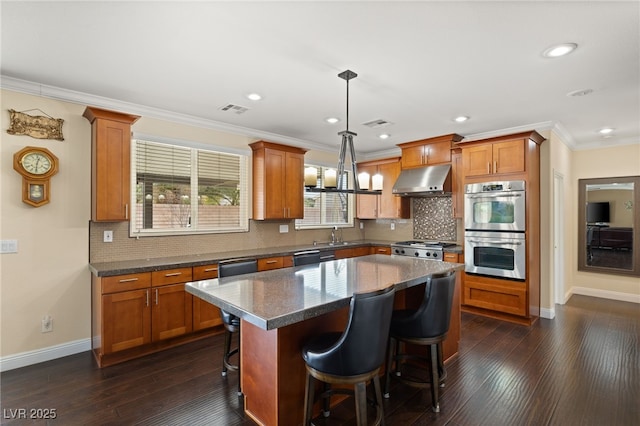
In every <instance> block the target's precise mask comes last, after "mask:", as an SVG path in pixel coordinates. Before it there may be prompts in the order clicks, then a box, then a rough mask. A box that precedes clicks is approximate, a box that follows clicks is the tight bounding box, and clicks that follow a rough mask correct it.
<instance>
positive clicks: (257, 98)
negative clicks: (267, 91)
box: [247, 93, 262, 101]
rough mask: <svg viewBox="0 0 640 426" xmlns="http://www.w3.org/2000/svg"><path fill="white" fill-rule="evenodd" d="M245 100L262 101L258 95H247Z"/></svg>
mask: <svg viewBox="0 0 640 426" xmlns="http://www.w3.org/2000/svg"><path fill="white" fill-rule="evenodd" d="M247 99H250V100H252V101H259V100H260V99H262V96H261V95H260V94H258V93H249V94H248V95H247Z"/></svg>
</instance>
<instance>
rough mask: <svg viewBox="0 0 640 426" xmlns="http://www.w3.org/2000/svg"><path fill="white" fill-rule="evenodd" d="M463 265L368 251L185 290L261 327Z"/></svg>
mask: <svg viewBox="0 0 640 426" xmlns="http://www.w3.org/2000/svg"><path fill="white" fill-rule="evenodd" d="M463 267H464V265H462V264H459V263H449V262H441V261H433V260H426V259H416V258H413V257H408V256H406V257H405V256H388V255H379V254H374V255H368V256H361V257H353V258H348V259H339V260H332V261H329V262H324V263H320V264H315V265H309V266H298V267H293V268H282V269H276V270H272V271H264V272H258V273H254V274H245V275H238V276H234V277H225V278H220V279H217V278H216V279H211V280H203V281H194V282H190V283H187V284H186V285H185V290H186V291H187V292H188V293H191V294H193V295H195V296H197V297H200V298H201V299H204V300H206V301H207V302H209V303H211V304H213V305H216V306H218V307H220V308H222V309H224V310H226V311H228V312H230V313H232V314H234V315H237V316H239V317H241V318H242V319H243V320H245V321H248V322H250V323H252V324H254V325H255V326H257V327H260V328H262V329H264V330H271V329H274V328H279V327H284V326H287V325H290V324H293V323H296V322H300V321H303V320H305V319H308V318H313V317H315V316H318V315H322V314H324V313H327V312H331V311H335V310H337V309H340V308H341V307H343V306H348V305H349V302H350V299H351V296H352V295H353V294H354V293H360V292H369V291H374V290H378V289H382V288H386V287H388V286H390V285H395V287H396V290H402V289H404V288H407V287H411V286H414V285H418V284H421V283H424V282H425V280H426V278H427V277H429V276H431V275H434V274H440V273H445V272H448V271H451V270H458V271H459V270H461V269H462V268H463Z"/></svg>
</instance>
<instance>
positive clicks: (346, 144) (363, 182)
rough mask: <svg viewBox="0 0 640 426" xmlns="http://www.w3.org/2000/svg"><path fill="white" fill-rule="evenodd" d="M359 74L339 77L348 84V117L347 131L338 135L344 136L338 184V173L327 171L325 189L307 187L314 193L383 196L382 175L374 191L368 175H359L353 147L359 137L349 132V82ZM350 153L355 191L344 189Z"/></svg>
mask: <svg viewBox="0 0 640 426" xmlns="http://www.w3.org/2000/svg"><path fill="white" fill-rule="evenodd" d="M357 76H358V74H356V73H355V72H353V71H351V70H346V71H343V72H341V73H340V74H338V77H340V78H341V79H343V80H345V81H346V82H347V116H346V129H345V130H343V131H342V132H339V133H338V135H340V136H342V143H341V144H340V153H339V155H338V171H337V182H336V175H335V174H336V171H335V170H331V169H329V170H327V171H326V172H325V187H324V188H311V187H309V186H307V190H309V191H313V192H351V193H359V194H381V193H382V183H383V182H382V179H383V178H382V175H381V174H380V173H377V174H375V175H374V176H373V178H372V180H373V182H372V183H373V185H372V190H369V179H370V176H369V174H368V173H366V172H363V173H360V174H358V166H357V164H356V153H355V149H354V147H353V137H354V136H358V134H357V133H354V132H352V131H350V130H349V81H350V80H352V79H354V78H356V77H357ZM347 150H348V151H349V155H350V157H351V173H352V174H353V189H343V185H342V183H343V182H342V180H343V178H344V162H345V157H346V154H347ZM330 172H333V174H332V175H331V176H328V175H329V173H330Z"/></svg>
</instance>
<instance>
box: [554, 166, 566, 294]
mask: <svg viewBox="0 0 640 426" xmlns="http://www.w3.org/2000/svg"><path fill="white" fill-rule="evenodd" d="M564 253H565V250H564V176H563V175H562V174H561V173H559V172H558V171H555V170H554V172H553V292H554V298H553V299H554V303H557V304H560V305H564V302H565V300H564V293H565V291H564V264H565V260H564Z"/></svg>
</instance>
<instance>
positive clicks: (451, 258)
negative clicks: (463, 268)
mask: <svg viewBox="0 0 640 426" xmlns="http://www.w3.org/2000/svg"><path fill="white" fill-rule="evenodd" d="M442 260H444V261H445V262H452V263H458V253H444V254H443V255H442Z"/></svg>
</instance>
